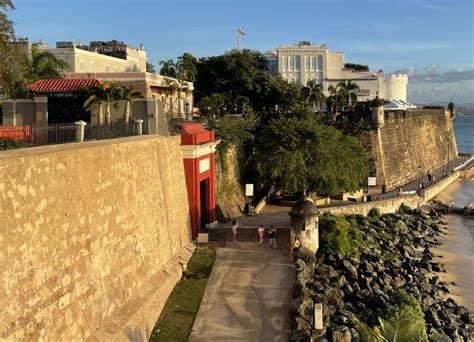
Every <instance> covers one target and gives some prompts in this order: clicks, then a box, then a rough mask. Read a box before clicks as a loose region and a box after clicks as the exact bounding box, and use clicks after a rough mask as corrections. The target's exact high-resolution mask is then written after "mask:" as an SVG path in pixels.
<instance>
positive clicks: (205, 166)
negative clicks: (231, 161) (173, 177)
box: [199, 158, 210, 173]
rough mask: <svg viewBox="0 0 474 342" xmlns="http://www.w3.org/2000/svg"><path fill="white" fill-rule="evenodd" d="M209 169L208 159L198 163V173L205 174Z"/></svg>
mask: <svg viewBox="0 0 474 342" xmlns="http://www.w3.org/2000/svg"><path fill="white" fill-rule="evenodd" d="M209 168H210V162H209V158H206V159H203V160H200V161H199V173H203V172H206V171H207V170H209Z"/></svg>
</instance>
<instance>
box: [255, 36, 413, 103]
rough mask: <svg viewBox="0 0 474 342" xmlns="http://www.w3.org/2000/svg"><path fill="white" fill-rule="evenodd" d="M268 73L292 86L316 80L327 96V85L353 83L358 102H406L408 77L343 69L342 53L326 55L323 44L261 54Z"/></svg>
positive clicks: (300, 45)
mask: <svg viewBox="0 0 474 342" xmlns="http://www.w3.org/2000/svg"><path fill="white" fill-rule="evenodd" d="M264 56H265V57H266V59H267V69H268V71H269V72H271V73H273V74H279V75H281V77H283V79H285V80H287V81H288V82H292V83H300V84H302V85H306V84H307V83H308V82H309V81H310V80H316V81H317V82H318V83H319V84H321V85H322V86H323V91H324V92H325V94H328V88H329V86H330V85H334V86H335V85H337V84H338V83H340V82H343V81H346V80H352V81H353V82H355V83H357V84H358V85H359V87H360V91H359V92H358V98H359V100H361V101H364V100H371V99H373V98H375V97H376V95H377V92H378V94H379V97H382V98H385V99H395V100H402V101H406V99H407V85H408V75H405V74H384V73H383V71H377V72H372V71H367V72H365V71H355V70H352V69H346V68H345V67H344V63H345V62H344V52H341V51H337V52H332V51H329V49H328V47H327V46H326V45H325V44H322V45H314V44H311V42H309V41H301V42H299V43H297V44H293V45H281V46H279V47H278V48H277V49H275V50H272V51H269V52H267V53H265V54H264Z"/></svg>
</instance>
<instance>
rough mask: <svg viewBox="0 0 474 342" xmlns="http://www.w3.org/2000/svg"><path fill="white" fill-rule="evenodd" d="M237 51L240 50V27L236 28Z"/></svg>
mask: <svg viewBox="0 0 474 342" xmlns="http://www.w3.org/2000/svg"><path fill="white" fill-rule="evenodd" d="M237 51H238V52H240V29H239V28H237Z"/></svg>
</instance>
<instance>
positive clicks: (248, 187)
mask: <svg viewBox="0 0 474 342" xmlns="http://www.w3.org/2000/svg"><path fill="white" fill-rule="evenodd" d="M245 196H253V184H245Z"/></svg>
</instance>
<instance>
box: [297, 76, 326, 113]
mask: <svg viewBox="0 0 474 342" xmlns="http://www.w3.org/2000/svg"><path fill="white" fill-rule="evenodd" d="M301 92H302V94H303V98H304V99H305V101H306V102H307V103H311V105H312V106H313V111H314V110H315V109H316V108H319V107H320V106H321V104H322V103H324V100H325V96H324V94H323V87H322V85H321V84H318V83H317V81H316V80H311V81H309V82H308V83H307V84H306V87H304V88H303V89H302V90H301Z"/></svg>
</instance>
